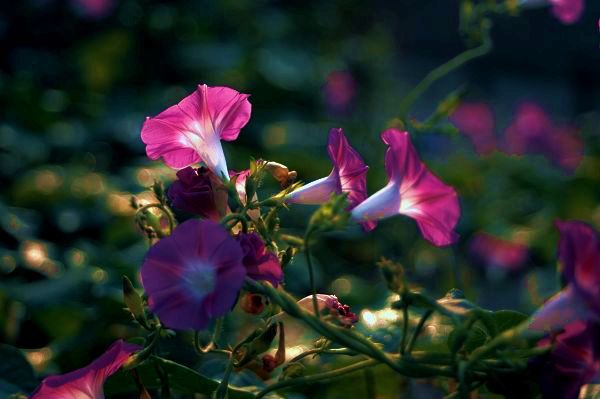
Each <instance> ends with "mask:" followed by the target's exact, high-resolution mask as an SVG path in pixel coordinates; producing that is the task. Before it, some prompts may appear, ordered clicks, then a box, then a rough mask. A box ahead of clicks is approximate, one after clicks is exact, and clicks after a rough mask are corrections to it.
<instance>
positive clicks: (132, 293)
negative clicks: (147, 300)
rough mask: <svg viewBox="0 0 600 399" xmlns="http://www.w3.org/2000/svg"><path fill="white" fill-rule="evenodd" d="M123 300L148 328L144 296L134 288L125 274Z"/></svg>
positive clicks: (136, 317) (139, 321) (138, 320)
mask: <svg viewBox="0 0 600 399" xmlns="http://www.w3.org/2000/svg"><path fill="white" fill-rule="evenodd" d="M123 300H124V302H125V305H126V306H127V309H129V311H130V312H131V314H132V315H133V318H134V319H135V320H137V322H138V323H140V324H141V325H142V326H143V327H144V328H148V322H147V320H146V313H145V311H144V303H143V301H142V297H141V296H140V294H138V293H137V291H136V290H135V288H133V284H132V283H131V280H129V278H128V277H127V276H123Z"/></svg>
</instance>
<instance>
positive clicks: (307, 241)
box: [304, 232, 321, 319]
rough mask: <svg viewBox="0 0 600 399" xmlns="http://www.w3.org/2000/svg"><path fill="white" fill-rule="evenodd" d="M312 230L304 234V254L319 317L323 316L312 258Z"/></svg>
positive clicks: (316, 313) (314, 305) (313, 299)
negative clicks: (320, 309) (320, 310)
mask: <svg viewBox="0 0 600 399" xmlns="http://www.w3.org/2000/svg"><path fill="white" fill-rule="evenodd" d="M310 235H311V233H310V232H307V233H306V235H305V236H304V254H305V255H306V264H307V265H308V279H309V281H310V292H311V294H312V304H313V311H314V313H315V316H316V317H317V319H319V318H320V317H321V315H320V313H321V312H319V304H318V301H317V288H316V287H315V273H314V270H313V264H312V260H311V258H310Z"/></svg>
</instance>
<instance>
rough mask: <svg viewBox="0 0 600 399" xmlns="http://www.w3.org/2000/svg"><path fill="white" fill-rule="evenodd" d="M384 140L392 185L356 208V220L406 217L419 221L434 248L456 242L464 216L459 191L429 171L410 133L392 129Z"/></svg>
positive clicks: (354, 212)
mask: <svg viewBox="0 0 600 399" xmlns="http://www.w3.org/2000/svg"><path fill="white" fill-rule="evenodd" d="M381 138H382V140H383V142H384V143H386V144H387V145H388V146H389V148H388V150H387V152H386V154H385V169H386V172H387V175H388V178H389V182H388V184H387V185H386V186H385V187H384V188H382V189H381V190H379V191H378V192H376V193H375V194H373V195H371V196H370V197H369V198H368V199H366V200H365V201H363V202H362V203H361V204H359V205H358V206H357V207H356V208H354V209H353V210H352V218H353V219H354V220H356V221H359V222H365V221H373V220H378V219H383V218H387V217H390V216H394V215H397V214H401V215H406V216H409V217H411V218H413V219H415V221H416V222H417V224H418V226H419V229H420V230H421V233H422V234H423V237H425V239H426V240H428V241H430V242H431V243H433V244H434V245H437V246H442V245H448V244H452V243H454V242H455V241H456V240H457V239H458V234H456V233H455V232H454V227H455V226H456V223H457V222H458V218H459V216H460V208H459V205H458V198H457V195H456V191H454V189H453V188H452V187H450V186H447V185H445V184H444V183H443V182H442V181H441V180H439V179H438V178H437V177H436V176H435V175H433V174H432V173H431V172H430V171H429V170H427V168H426V167H425V165H424V164H423V162H421V160H420V159H419V156H418V155H417V152H416V150H415V148H414V147H413V145H412V143H411V142H410V136H409V134H408V132H401V131H399V130H396V129H388V130H386V131H385V132H383V133H382V135H381Z"/></svg>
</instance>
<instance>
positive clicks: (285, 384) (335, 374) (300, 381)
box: [256, 359, 378, 399]
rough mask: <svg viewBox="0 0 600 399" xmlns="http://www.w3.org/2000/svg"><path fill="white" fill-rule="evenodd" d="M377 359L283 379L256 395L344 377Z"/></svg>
mask: <svg viewBox="0 0 600 399" xmlns="http://www.w3.org/2000/svg"><path fill="white" fill-rule="evenodd" d="M377 363H378V362H377V361H376V360H373V359H369V360H363V361H362V362H358V363H354V364H352V365H350V366H346V367H342V368H339V369H336V370H331V371H326V372H323V373H319V374H313V375H308V376H305V377H298V378H293V379H289V380H283V381H280V382H278V383H276V384H273V385H271V386H268V387H267V388H265V389H263V390H262V391H260V392H259V394H258V395H256V399H260V398H264V397H265V396H266V395H267V394H268V393H269V392H273V391H277V390H280V389H284V388H289V387H293V386H296V385H304V384H313V383H315V382H325V381H331V380H333V379H336V378H339V377H342V376H344V375H346V374H349V373H353V372H355V371H358V370H362V369H364V368H367V367H373V366H375V365H377Z"/></svg>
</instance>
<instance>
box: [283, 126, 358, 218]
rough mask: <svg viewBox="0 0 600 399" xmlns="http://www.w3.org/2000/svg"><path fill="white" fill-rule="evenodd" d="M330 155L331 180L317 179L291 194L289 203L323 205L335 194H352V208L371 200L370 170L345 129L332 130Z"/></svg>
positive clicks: (326, 178) (350, 195)
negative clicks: (368, 193) (353, 146)
mask: <svg viewBox="0 0 600 399" xmlns="http://www.w3.org/2000/svg"><path fill="white" fill-rule="evenodd" d="M327 152H328V153H329V158H330V159H331V162H332V163H333V169H332V170H331V173H330V174H329V176H327V177H323V178H321V179H319V180H315V181H313V182H311V183H309V184H307V185H305V186H302V187H300V188H299V189H297V190H294V191H293V192H291V193H290V194H288V195H287V197H286V201H287V202H289V203H294V204H321V203H324V202H326V201H328V200H329V198H330V196H331V194H332V193H337V194H341V193H348V201H349V202H350V207H349V209H352V208H354V207H355V206H356V205H358V204H359V203H361V202H362V201H363V200H364V199H365V198H367V177H366V175H367V169H368V168H369V167H368V166H367V165H365V163H364V162H363V160H362V158H361V157H360V155H359V154H358V152H356V150H355V149H354V148H352V147H351V146H350V144H349V143H348V140H347V139H346V136H344V131H343V130H342V129H331V130H330V131H329V138H328V140H327Z"/></svg>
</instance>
